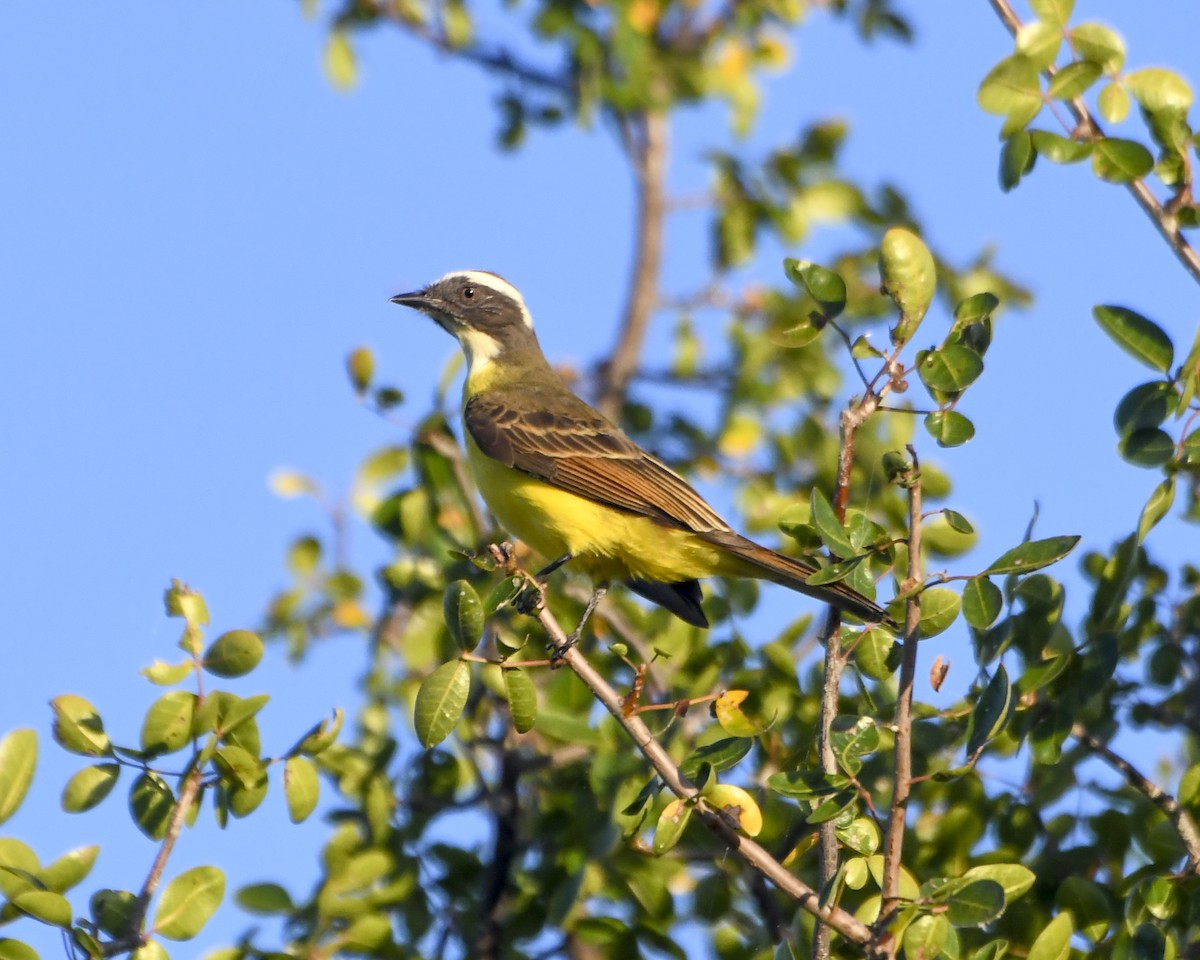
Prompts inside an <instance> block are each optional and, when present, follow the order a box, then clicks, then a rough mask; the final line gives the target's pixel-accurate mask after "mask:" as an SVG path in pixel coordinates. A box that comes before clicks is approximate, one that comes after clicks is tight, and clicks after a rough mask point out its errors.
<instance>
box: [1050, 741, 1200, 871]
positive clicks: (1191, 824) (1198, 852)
mask: <svg viewBox="0 0 1200 960" xmlns="http://www.w3.org/2000/svg"><path fill="white" fill-rule="evenodd" d="M1071 736H1073V737H1074V738H1075V739H1076V740H1078V741H1079V742H1080V743H1082V744H1083V745H1084V746H1085V747H1087V748H1088V749H1089V750H1091V751H1092V753H1094V754H1096V755H1097V756H1099V757H1100V758H1101V759H1103V760H1104V762H1105V763H1107V764H1108V765H1109V766H1110V767H1112V768H1113V769H1114V770H1116V771H1117V772H1118V773H1119V774H1121V776H1123V777H1124V778H1125V782H1126V783H1128V784H1129V785H1130V786H1131V787H1133V789H1134V790H1136V791H1137V792H1138V793H1140V794H1142V796H1144V797H1145V798H1146V799H1147V800H1149V801H1150V802H1151V803H1153V804H1154V805H1155V806H1156V807H1158V809H1159V810H1161V811H1162V812H1163V813H1165V814H1166V815H1167V819H1168V820H1170V821H1171V823H1172V824H1173V825H1174V827H1175V832H1176V833H1177V834H1179V839H1180V840H1182V841H1183V845H1184V847H1186V848H1187V852H1188V865H1187V869H1188V872H1189V873H1194V874H1196V875H1198V876H1200V830H1198V829H1197V828H1196V821H1195V820H1193V819H1192V817H1191V815H1190V814H1189V813H1188V812H1187V811H1186V810H1184V809H1183V807H1181V806H1180V805H1179V801H1178V800H1176V799H1175V798H1174V797H1173V796H1171V794H1169V793H1167V792H1166V791H1165V790H1163V789H1162V787H1160V786H1159V785H1158V784H1157V783H1155V782H1154V781H1153V780H1151V779H1150V778H1149V777H1147V776H1146V775H1145V774H1144V773H1142V772H1141V771H1140V770H1138V768H1137V767H1135V766H1134V765H1133V764H1132V763H1130V762H1129V761H1128V760H1126V759H1125V758H1124V757H1122V756H1121V755H1119V754H1117V753H1114V752H1113V750H1112V749H1111V748H1110V747H1109V746H1108V744H1106V743H1104V741H1102V740H1101V739H1100V738H1099V737H1097V736H1096V735H1095V734H1093V733H1092V732H1091V731H1089V730H1088V729H1087V727H1085V726H1084V725H1083V724H1081V723H1077V724H1075V726H1073V727H1072V728H1071Z"/></svg>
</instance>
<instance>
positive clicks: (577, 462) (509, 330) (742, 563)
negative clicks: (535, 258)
mask: <svg viewBox="0 0 1200 960" xmlns="http://www.w3.org/2000/svg"><path fill="white" fill-rule="evenodd" d="M392 303H398V304H401V305H402V306H406V307H413V308H414V309H416V310H419V311H421V312H422V313H424V314H427V315H428V316H430V317H432V318H433V319H434V320H436V321H437V323H438V324H439V326H441V327H442V328H443V329H444V330H446V331H447V332H448V333H451V334H453V335H454V337H456V338H457V339H458V342H459V344H460V345H461V346H462V349H463V352H464V353H465V354H466V358H467V379H466V384H465V386H464V388H463V424H464V426H465V442H466V448H467V460H468V463H469V465H470V469H471V472H472V474H473V475H474V478H475V482H476V484H477V485H478V487H479V490H480V492H481V493H482V494H483V498H484V500H486V501H487V504H488V506H489V507H490V508H491V510H492V513H493V514H495V516H496V519H497V520H499V521H500V523H501V525H502V526H503V527H504V528H505V529H506V530H507V531H508V532H509V533H511V534H513V535H515V536H517V537H518V538H520V539H521V540H523V541H525V543H527V544H528V545H529V546H530V547H532V548H533V549H534V550H536V551H537V552H538V553H540V554H541V555H542V556H543V557H544V558H545V559H546V560H548V561H552V563H551V564H550V567H549V568H547V569H548V570H549V569H554V568H555V567H557V566H559V565H560V564H561V563H564V562H566V561H568V560H570V561H571V562H572V563H573V564H575V565H577V566H578V567H580V568H582V569H583V570H584V571H585V572H587V573H588V574H589V575H590V576H591V577H592V580H593V582H594V583H595V585H596V592H595V594H594V595H593V597H592V602H591V603H590V604H589V606H588V609H587V612H586V613H585V614H584V620H586V619H587V615H588V614H590V613H591V611H592V609H593V608H594V607H595V604H596V602H597V601H598V600H599V598H600V597H601V596H602V595H603V593H604V590H605V589H606V587H607V585H608V584H609V583H610V582H612V581H621V582H623V583H625V584H626V585H627V586H629V587H630V589H632V590H634V591H635V592H637V593H639V594H640V595H641V596H643V597H645V598H646V599H648V600H651V601H653V602H654V603H657V604H660V605H661V606H663V607H666V609H668V610H670V611H671V612H672V613H673V614H675V615H676V616H678V617H680V618H681V619H683V620H685V621H687V622H688V623H690V624H693V625H695V626H697V627H707V626H708V620H707V619H706V618H705V616H704V611H703V610H702V609H701V607H700V601H701V599H702V598H703V595H702V594H701V591H700V584H699V583H698V582H697V581H698V579H699V578H701V577H711V576H727V577H755V578H757V579H761V580H770V581H771V582H773V583H778V584H782V585H783V586H785V587H790V588H791V589H792V590H797V591H799V592H800V593H806V594H808V595H809V596H812V597H816V598H817V599H818V600H822V601H824V602H826V603H830V604H833V605H834V606H836V607H838V608H840V609H841V610H843V611H844V612H846V613H848V614H851V615H852V616H855V617H858V618H861V619H862V620H865V621H868V622H878V623H883V624H885V625H887V626H889V627H890V628H894V627H895V624H894V622H893V621H892V620H891V618H890V617H889V616H888V615H887V613H886V612H885V611H884V610H883V609H882V608H881V607H880V606H879V605H878V604H876V603H875V602H874V601H872V600H869V599H868V598H867V597H864V596H863V595H862V594H861V593H859V592H858V591H857V590H854V589H853V588H852V587H850V586H848V585H846V584H845V583H843V582H837V583H830V584H824V585H821V586H809V585H808V584H807V583H806V582H805V578H807V577H808V576H809V575H811V574H812V573H813V572H814V571H815V570H816V569H817V568H816V567H815V566H814V565H813V564H810V563H806V562H804V561H802V560H795V559H793V558H792V557H788V556H784V555H783V554H781V553H776V552H775V551H774V550H770V549H768V548H766V547H763V546H760V545H759V544H757V543H755V542H754V541H752V540H748V539H746V538H745V537H743V536H741V535H740V534H739V533H738V532H737V531H735V530H734V529H733V528H732V527H730V526H729V524H728V523H726V522H725V521H724V520H722V519H721V517H720V516H718V514H717V513H716V511H715V510H713V508H712V507H710V506H709V505H708V504H707V503H706V502H705V501H704V498H703V497H701V496H700V494H698V493H697V492H696V491H695V490H693V489H692V488H691V486H690V485H689V484H688V483H687V481H686V480H684V479H683V478H682V477H681V476H679V474H677V473H675V472H674V471H673V470H671V469H670V468H669V467H668V466H667V465H666V464H664V463H663V462H662V461H661V460H659V459H658V458H657V457H654V456H652V455H651V454H649V453H647V452H646V451H645V450H643V449H642V448H641V447H639V446H638V445H637V444H636V443H634V441H633V440H631V439H630V438H629V437H628V436H626V435H625V433H624V431H622V430H621V429H620V428H619V427H617V426H616V425H615V424H613V423H612V422H611V421H609V420H608V419H607V418H606V417H605V416H603V415H602V414H601V413H600V412H599V411H598V410H595V409H593V408H592V407H591V406H589V405H588V404H587V403H585V402H584V401H583V400H581V399H580V398H579V397H577V396H575V394H574V393H572V392H571V390H570V388H569V387H567V385H566V384H565V383H563V381H562V380H561V378H560V377H559V376H558V374H557V373H555V372H554V370H553V368H551V366H550V364H549V363H548V362H547V361H546V358H545V356H544V355H543V353H542V349H541V347H540V346H539V345H538V341H537V336H536V334H535V333H534V331H533V318H532V317H531V316H530V315H529V310H528V309H527V308H526V306H525V301H524V299H523V298H522V296H521V294H520V292H519V291H518V290H517V289H516V287H514V286H513V285H512V284H510V283H508V282H507V281H506V280H504V279H503V278H501V277H499V276H497V275H496V274H494V273H488V272H485V271H482V270H462V271H456V272H454V273H448V274H446V275H445V276H444V277H442V278H440V279H439V280H436V281H435V282H434V283H432V284H430V285H429V286H428V287H426V288H425V289H424V290H415V291H413V292H412V293H402V294H399V295H397V296H395V297H392ZM581 626H582V622H581ZM576 633H578V631H576Z"/></svg>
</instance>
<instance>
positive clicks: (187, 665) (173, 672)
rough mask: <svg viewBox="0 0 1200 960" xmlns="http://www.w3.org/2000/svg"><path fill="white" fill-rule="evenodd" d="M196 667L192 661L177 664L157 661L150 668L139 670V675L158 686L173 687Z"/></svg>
mask: <svg viewBox="0 0 1200 960" xmlns="http://www.w3.org/2000/svg"><path fill="white" fill-rule="evenodd" d="M195 667H196V664H195V663H194V662H193V661H191V660H184V661H183V663H175V664H171V663H163V662H162V661H161V660H155V661H154V662H153V663H152V664H150V666H148V667H143V668H142V669H141V670H139V671H138V673H140V674H141V675H142V676H143V677H145V678H146V679H147V680H149V681H150V682H151V683H153V684H156V685H157V686H160V687H172V686H174V685H175V684H177V683H179V682H180V681H181V680H183V679H185V678H186V677H188V676H189V675H190V674H191V672H192V670H194V669H195Z"/></svg>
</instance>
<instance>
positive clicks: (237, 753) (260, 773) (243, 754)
mask: <svg viewBox="0 0 1200 960" xmlns="http://www.w3.org/2000/svg"><path fill="white" fill-rule="evenodd" d="M213 762H214V763H215V764H216V765H217V768H218V769H219V770H220V771H221V777H222V779H223V780H225V781H226V782H227V783H228V785H229V786H242V787H247V788H253V787H257V786H258V785H259V784H261V783H262V782H263V780H264V779H265V778H266V767H264V766H263V762H262V761H261V760H260V759H259V758H258V757H256V756H255V755H254V754H253V753H251V752H250V751H249V750H247V749H246V748H245V747H239V746H238V745H237V744H236V743H227V744H225V745H224V746H222V747H221V748H220V749H218V750H217V751H216V752H215V753H214V754H213Z"/></svg>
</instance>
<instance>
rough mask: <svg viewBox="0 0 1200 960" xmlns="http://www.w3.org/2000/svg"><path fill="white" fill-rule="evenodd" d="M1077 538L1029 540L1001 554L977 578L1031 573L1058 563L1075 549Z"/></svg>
mask: <svg viewBox="0 0 1200 960" xmlns="http://www.w3.org/2000/svg"><path fill="white" fill-rule="evenodd" d="M1077 543H1079V537H1047V538H1046V539H1044V540H1029V541H1027V542H1025V543H1023V544H1021V545H1020V546H1019V547H1013V548H1012V549H1011V550H1009V551H1008V552H1007V553H1004V554H1001V555H1000V556H999V557H997V558H996V559H995V560H993V561H992V562H991V563H989V564H988V566H987V569H985V570H981V571H980V572H979V573H978V574H977V576H985V575H991V574H997V573H1016V574H1025V573H1032V572H1033V571H1034V570H1041V569H1042V568H1043V567H1048V566H1050V565H1051V564H1052V563H1058V561H1059V560H1061V559H1062V558H1063V557H1065V556H1066V555H1067V554H1068V553H1070V552H1071V551H1072V550H1074V549H1075V544H1077Z"/></svg>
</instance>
